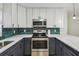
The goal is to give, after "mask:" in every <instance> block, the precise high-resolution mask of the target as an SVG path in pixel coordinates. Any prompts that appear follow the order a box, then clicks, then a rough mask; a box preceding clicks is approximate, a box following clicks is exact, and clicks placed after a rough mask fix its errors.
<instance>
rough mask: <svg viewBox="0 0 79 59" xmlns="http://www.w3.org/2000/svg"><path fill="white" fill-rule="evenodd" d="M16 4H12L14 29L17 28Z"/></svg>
mask: <svg viewBox="0 0 79 59" xmlns="http://www.w3.org/2000/svg"><path fill="white" fill-rule="evenodd" d="M17 16H18V14H17V4H12V26H13V24H14V26H13V27H14V28H17V27H18V20H17V19H18V18H17Z"/></svg>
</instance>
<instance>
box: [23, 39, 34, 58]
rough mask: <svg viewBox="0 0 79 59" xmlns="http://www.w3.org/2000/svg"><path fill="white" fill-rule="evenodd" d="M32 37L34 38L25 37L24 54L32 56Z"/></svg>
mask: <svg viewBox="0 0 79 59" xmlns="http://www.w3.org/2000/svg"><path fill="white" fill-rule="evenodd" d="M31 39H32V38H24V55H25V56H31Z"/></svg>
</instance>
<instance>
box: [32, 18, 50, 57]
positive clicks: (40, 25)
mask: <svg viewBox="0 0 79 59" xmlns="http://www.w3.org/2000/svg"><path fill="white" fill-rule="evenodd" d="M48 47H49V41H48V37H47V36H46V19H42V20H41V18H40V19H33V36H32V55H33V56H48Z"/></svg>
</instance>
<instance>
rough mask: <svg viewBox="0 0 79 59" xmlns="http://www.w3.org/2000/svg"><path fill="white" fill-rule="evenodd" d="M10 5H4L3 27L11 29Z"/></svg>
mask: <svg viewBox="0 0 79 59" xmlns="http://www.w3.org/2000/svg"><path fill="white" fill-rule="evenodd" d="M11 5H12V4H9V3H8V4H4V14H3V26H4V27H12V7H11Z"/></svg>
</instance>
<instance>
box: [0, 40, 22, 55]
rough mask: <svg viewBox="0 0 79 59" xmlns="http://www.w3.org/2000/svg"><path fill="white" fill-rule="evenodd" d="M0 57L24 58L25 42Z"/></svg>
mask: <svg viewBox="0 0 79 59" xmlns="http://www.w3.org/2000/svg"><path fill="white" fill-rule="evenodd" d="M0 56H23V40H21V41H19V42H17V43H16V44H14V45H13V46H11V47H10V48H8V49H7V50H6V51H4V52H3V53H1V54H0Z"/></svg>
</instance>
